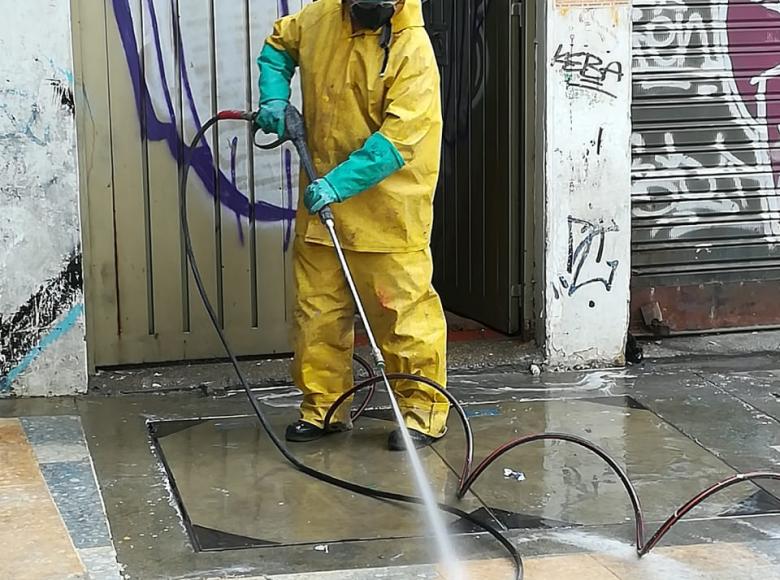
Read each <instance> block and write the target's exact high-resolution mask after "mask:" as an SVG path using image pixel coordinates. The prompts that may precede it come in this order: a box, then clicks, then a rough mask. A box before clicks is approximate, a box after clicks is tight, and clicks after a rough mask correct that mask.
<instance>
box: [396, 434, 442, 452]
mask: <svg viewBox="0 0 780 580" xmlns="http://www.w3.org/2000/svg"><path fill="white" fill-rule="evenodd" d="M408 431H409V437H411V438H412V442H413V443H414V446H415V448H416V449H420V448H421V447H428V446H429V445H431V444H432V443H435V442H436V441H438V438H436V437H431V436H430V435H426V434H425V433H420V432H419V431H417V430H415V429H408ZM387 447H388V448H389V449H390V451H405V450H406V445H404V438H403V435H401V430H400V429H396V430H395V431H393V432H392V433H390V437H388V438H387Z"/></svg>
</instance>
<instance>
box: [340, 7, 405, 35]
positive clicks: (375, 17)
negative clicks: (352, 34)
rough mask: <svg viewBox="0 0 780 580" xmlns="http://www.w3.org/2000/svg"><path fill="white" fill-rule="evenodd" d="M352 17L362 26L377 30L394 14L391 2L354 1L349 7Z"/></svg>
mask: <svg viewBox="0 0 780 580" xmlns="http://www.w3.org/2000/svg"><path fill="white" fill-rule="evenodd" d="M350 11H351V13H352V17H353V18H354V19H355V21H356V22H357V23H358V24H359V25H360V26H361V27H363V28H368V29H369V30H379V29H380V28H382V27H383V26H384V25H385V24H387V23H388V22H390V20H391V19H392V18H393V15H394V14H395V3H393V2H384V3H381V4H380V3H378V2H356V3H355V4H353V5H352V7H351V8H350Z"/></svg>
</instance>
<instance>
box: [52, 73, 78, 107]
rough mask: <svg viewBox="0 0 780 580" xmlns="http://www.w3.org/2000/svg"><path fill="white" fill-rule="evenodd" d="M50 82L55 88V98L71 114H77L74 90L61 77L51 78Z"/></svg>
mask: <svg viewBox="0 0 780 580" xmlns="http://www.w3.org/2000/svg"><path fill="white" fill-rule="evenodd" d="M49 84H50V85H51V87H52V89H53V90H54V98H55V100H56V102H58V103H59V104H60V105H62V107H63V108H64V109H66V110H67V111H68V112H69V113H70V114H71V116H75V115H76V101H75V99H74V96H73V90H72V89H71V88H70V87H69V86H68V85H67V84H65V83H63V82H62V81H61V80H59V79H49Z"/></svg>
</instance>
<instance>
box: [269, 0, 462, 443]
mask: <svg viewBox="0 0 780 580" xmlns="http://www.w3.org/2000/svg"><path fill="white" fill-rule="evenodd" d="M258 65H259V67H260V82H259V84H260V111H259V113H258V116H257V120H256V123H257V124H258V125H259V126H260V128H261V129H263V130H264V131H265V132H266V133H276V134H277V135H283V134H284V111H285V109H286V107H287V106H288V104H289V99H290V82H291V79H292V77H293V75H294V72H295V69H296V67H297V68H298V69H300V78H301V85H302V89H303V114H304V118H305V122H306V128H307V132H308V143H309V147H310V149H311V152H312V157H313V159H314V164H315V166H316V169H317V172H318V173H319V174H320V175H323V176H324V177H322V178H321V179H318V180H316V181H315V182H314V183H311V184H307V183H306V182H305V176H303V177H302V182H303V183H302V188H303V195H302V196H301V197H302V199H301V203H300V204H299V208H298V214H297V218H296V225H295V233H296V238H295V244H294V259H293V260H294V274H295V283H296V291H297V300H296V308H295V316H294V319H295V338H294V340H295V362H294V364H293V376H294V379H295V383H296V385H297V386H298V388H300V389H301V391H303V404H302V405H301V418H300V420H299V421H298V422H296V423H294V424H292V425H290V426H289V427H288V428H287V433H286V437H287V440H288V441H311V440H313V439H316V438H318V437H320V436H322V435H324V430H323V419H324V417H325V413H326V412H327V410H328V409H329V408H330V406H331V405H332V403H333V402H334V401H335V400H336V399H337V398H338V397H339V395H341V394H342V393H343V392H344V391H346V390H347V389H349V388H350V387H351V386H352V362H351V357H352V350H353V343H354V315H355V306H354V303H353V301H352V299H351V296H350V294H349V292H348V288H347V287H346V283H345V281H344V278H343V275H342V272H341V270H340V268H339V263H338V261H337V258H336V255H335V252H334V250H333V248H332V247H328V246H329V245H330V238H329V236H328V233H327V230H326V229H325V228H324V227H323V225H322V224H321V223H320V220H319V218H318V216H317V212H318V211H319V210H321V209H322V208H323V207H325V206H327V205H330V206H331V207H332V210H333V213H334V215H335V218H336V224H337V228H338V231H339V235H340V238H341V241H342V243H343V246H344V249H345V250H346V252H345V253H346V257H347V261H348V263H349V265H350V268H351V269H352V273H353V275H354V277H355V282H356V285H357V288H358V291H359V292H360V295H361V297H362V298H363V300H364V301H365V307H366V311H367V314H368V317H369V320H370V322H371V324H372V326H373V328H374V330H375V332H376V335H377V339H378V342H379V345H380V348H381V349H382V351H383V353H384V355H385V358H386V361H387V367H388V370H389V371H390V372H403V373H411V374H414V375H420V376H425V377H428V378H430V379H433V380H435V381H437V382H439V383H440V384H444V383H445V381H446V360H445V357H446V324H445V320H444V313H443V310H442V306H441V301H440V300H439V296H438V295H437V294H436V291H435V290H434V289H433V286H432V284H431V280H432V274H433V265H432V260H431V253H430V248H429V245H430V237H431V227H432V221H433V195H434V190H435V188H436V183H437V180H438V173H439V157H440V148H441V132H442V119H441V98H440V92H439V72H438V67H437V64H436V59H435V56H434V54H433V48H432V46H431V43H430V40H429V38H428V35H427V33H426V31H425V28H424V23H423V16H422V7H421V2H420V0H318V1H316V2H314V3H312V4H309V5H307V6H306V7H305V8H303V10H301V11H300V12H298V13H297V14H294V15H292V16H287V17H285V18H282V19H280V20H279V21H277V22H276V24H275V25H274V31H273V34H271V36H269V37H268V39H267V41H266V43H265V46H264V47H263V50H262V52H261V54H260V57H259V58H258ZM393 390H394V392H395V393H396V395H397V396H398V401H399V404H400V406H401V409H402V411H403V413H404V418H405V422H406V425H407V427H409V428H410V433H411V435H412V438H413V440H414V442H415V445H417V446H424V445H429V444H430V443H432V442H433V441H435V440H436V439H438V438H440V437H441V436H443V435H444V432H445V430H446V421H447V414H448V411H449V404H448V402H447V400H446V398H445V397H444V396H442V395H441V394H440V393H438V392H436V391H435V390H433V389H430V388H428V387H424V386H422V385H419V384H418V383H414V382H403V381H398V382H396V383H395V384H394V385H393ZM339 415H340V416H337V417H336V419H335V420H336V421H337V422H338V423H341V424H342V425H347V426H348V425H349V417H348V410H347V409H346V405H345V406H344V408H343V409H342V410H341V411H340V414H339ZM388 444H389V446H390V448H391V449H395V450H397V449H403V441H402V439H401V436H400V432H399V431H398V430H396V431H394V432H393V433H391V435H390V439H389V442H388Z"/></svg>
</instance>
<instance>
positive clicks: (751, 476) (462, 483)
mask: <svg viewBox="0 0 780 580" xmlns="http://www.w3.org/2000/svg"><path fill="white" fill-rule="evenodd" d="M254 116H255V115H254V113H251V112H243V111H223V112H221V113H219V114H217V115H216V116H214V117H212V118H211V119H209V120H208V121H207V122H206V123H205V124H204V125H203V127H201V128H200V130H199V131H198V132H197V134H196V135H195V136H194V137H193V139H192V143H191V145H190V148H189V149H188V151H187V159H186V160H185V163H184V164H183V166H182V168H181V175H180V192H181V197H180V203H179V206H180V218H181V229H182V234H183V237H184V247H185V252H186V255H187V260H188V264H189V268H190V270H191V271H192V276H193V279H194V280H195V285H196V287H197V289H198V293H199V294H200V297H201V299H202V301H203V305H204V307H205V309H206V312H207V313H208V317H209V319H210V320H211V322H212V324H213V325H214V330H215V331H216V332H217V335H218V336H219V340H220V342H221V344H222V347H223V348H224V350H225V353H226V354H227V356H228V358H229V359H230V362H231V364H232V365H233V369H234V370H235V373H236V376H237V377H238V380H239V382H240V384H241V387H242V388H243V389H244V391H245V393H246V395H247V398H248V399H249V402H250V403H251V405H252V408H253V410H254V412H255V414H256V415H257V418H258V420H259V421H260V424H261V426H262V428H263V430H264V431H265V432H266V434H267V435H268V437H269V438H270V440H271V442H272V443H273V445H274V447H276V449H277V450H278V451H279V453H281V454H282V456H283V457H284V458H285V459H286V460H287V461H289V462H290V464H291V465H292V466H293V467H295V468H296V469H298V470H299V471H301V472H302V473H305V474H306V475H309V476H311V477H313V478H314V479H317V480H319V481H322V482H324V483H327V484H330V485H333V486H336V487H339V488H341V489H344V490H347V491H350V492H353V493H357V494H360V495H364V496H367V497H372V498H376V499H382V500H390V501H397V502H403V503H411V504H420V503H421V500H420V499H419V498H417V497H414V496H409V495H404V494H400V493H395V492H390V491H384V490H381V489H375V488H370V487H366V486H363V485H360V484H358V483H354V482H351V481H347V480H344V479H340V478H338V477H335V476H333V475H330V474H328V473H324V472H321V471H318V470H316V469H314V468H312V467H309V466H308V465H306V464H305V463H303V462H301V461H300V460H299V459H298V458H297V457H295V455H293V454H292V452H290V450H289V449H288V448H287V446H286V445H285V444H284V442H283V441H282V440H281V439H280V438H279V436H278V435H277V434H276V433H275V432H274V431H273V429H272V428H271V424H270V422H269V421H268V418H267V417H266V416H265V413H264V412H263V409H262V408H261V406H260V404H259V403H258V401H257V399H256V398H255V396H254V394H253V393H252V389H251V387H250V386H249V384H248V383H247V380H246V378H245V377H244V374H243V372H242V371H241V367H240V366H239V364H238V360H237V358H236V356H235V354H234V352H233V350H232V349H231V347H230V344H229V343H228V341H227V337H226V336H225V333H224V331H223V330H222V327H221V325H220V324H219V319H218V317H217V314H216V312H215V310H214V307H213V305H212V304H211V301H210V299H209V296H208V293H207V291H206V288H205V285H204V283H203V279H202V277H201V274H200V271H199V269H198V264H197V260H196V257H195V254H194V251H193V248H192V239H191V236H190V229H189V222H188V215H187V178H188V176H189V169H190V163H189V155H191V153H192V152H193V151H194V149H195V148H196V147H197V144H198V143H199V142H200V141H201V139H202V138H203V137H204V135H205V134H206V132H207V131H208V130H209V129H210V128H211V127H213V126H214V125H216V124H217V123H218V122H219V121H223V120H243V121H247V122H254ZM280 142H281V141H278V142H276V143H273V144H271V145H270V146H264V145H260V144H257V143H256V145H257V146H258V147H261V148H263V149H267V148H272V147H275V146H277V145H279V144H280ZM294 143H295V145H296V147H298V148H299V150H300V148H301V147H305V140H304V139H298V140H294ZM299 153H300V151H299ZM356 360H357V362H358V364H359V365H360V366H362V367H363V368H364V369H365V370H367V371H369V374H370V376H369V377H368V378H367V379H366V380H364V381H361V382H360V383H359V384H357V385H355V386H354V387H353V388H352V389H350V390H349V391H347V392H345V393H344V394H343V395H342V396H341V397H340V398H339V399H338V400H337V401H336V402H335V403H334V404H333V406H332V407H331V408H330V409H329V411H328V413H327V416H326V417H325V428H326V429H327V428H328V427H329V425H330V421H331V418H332V417H333V414H334V412H335V411H336V410H337V409H338V407H339V406H341V405H342V404H343V403H344V402H345V401H347V400H348V399H349V398H350V397H351V396H353V395H354V394H356V393H358V392H359V391H362V390H364V389H369V392H368V395H367V396H366V399H365V400H364V401H363V403H361V404H360V406H359V408H358V409H357V410H356V411H354V412H353V413H352V418H353V420H357V419H358V418H359V417H360V415H361V414H362V413H363V411H365V409H367V408H368V405H369V404H370V401H371V397H372V396H373V394H374V392H375V388H376V385H377V384H378V383H380V382H383V380H384V379H383V377H381V376H374V375H373V374H372V373H371V371H370V369H371V367H370V365H368V363H366V362H365V361H363V360H362V359H360V358H359V357H356ZM387 378H388V379H389V380H390V381H394V380H404V381H413V382H417V383H420V384H423V385H426V386H428V387H431V388H434V389H436V390H437V391H439V392H440V393H441V394H442V395H444V396H445V397H446V398H447V399H448V400H449V402H450V404H451V405H452V408H453V409H455V411H456V413H457V414H458V417H459V419H460V422H461V425H462V426H463V430H464V434H465V455H464V461H463V467H462V469H461V473H460V476H459V486H458V491H457V498H458V499H461V498H463V496H464V495H465V494H466V493H467V492H468V491H469V489H471V487H472V486H473V485H474V483H475V482H476V481H477V480H478V479H479V477H480V476H481V475H482V474H483V473H484V472H485V470H487V468H488V467H490V465H492V464H493V463H494V462H495V461H496V460H497V459H498V458H499V457H501V456H503V455H504V454H505V453H508V452H509V451H511V450H512V449H515V448H517V447H520V446H522V445H527V444H530V443H533V442H536V441H544V440H554V441H566V442H568V443H571V444H573V445H577V446H579V447H582V448H584V449H587V450H588V451H590V452H591V453H593V454H594V455H596V456H597V457H599V458H600V459H601V460H602V461H604V462H605V463H606V464H607V465H609V467H610V468H611V469H612V470H613V471H614V472H615V474H616V475H617V477H618V479H619V480H620V482H621V484H622V485H623V487H624V488H625V490H626V492H627V494H628V498H629V501H630V503H631V506H632V509H633V512H634V525H635V542H636V551H637V555H638V556H639V557H640V558H641V557H642V556H644V555H645V554H647V553H649V552H650V551H651V550H652V549H653V548H654V547H655V546H656V545H658V543H659V542H660V541H661V539H662V538H663V537H664V536H665V535H666V534H667V533H668V532H669V530H670V529H671V528H672V527H673V526H674V525H675V524H676V523H677V522H679V521H680V520H681V519H682V518H683V517H684V516H685V514H687V513H688V512H689V511H691V510H692V509H693V508H695V507H696V506H698V505H699V504H700V503H702V502H703V501H705V500H706V499H707V498H709V497H711V496H713V495H714V494H716V493H718V492H720V491H722V490H724V489H726V488H728V487H731V486H732V485H736V484H738V483H741V482H744V481H756V480H762V479H770V480H777V481H780V473H775V472H769V471H758V472H751V473H744V474H736V475H733V476H731V477H728V478H726V479H724V480H722V481H719V482H717V483H715V484H713V485H711V486H710V487H708V488H707V489H705V490H703V491H702V492H700V493H699V494H697V495H695V496H694V497H693V498H691V499H690V500H689V501H687V502H685V503H684V504H683V505H682V506H680V507H679V508H678V509H677V510H675V512H674V513H673V514H672V515H671V516H670V517H669V518H668V519H667V520H666V521H665V522H664V523H663V524H662V525H661V526H660V527H659V528H658V529H657V530H656V531H655V533H653V535H652V536H651V537H650V540H649V541H646V540H645V537H646V536H645V519H644V515H643V511H642V506H641V502H640V500H639V495H638V494H637V491H636V488H635V487H634V485H633V483H632V482H631V480H630V479H629V477H628V475H627V474H626V472H625V471H624V470H623V468H622V467H620V465H619V464H618V463H617V461H615V459H613V458H612V457H611V456H610V455H609V454H608V453H607V452H606V451H604V450H603V449H601V448H600V447H598V446H597V445H595V444H594V443H592V442H590V441H588V440H587V439H583V438H582V437H579V436H576V435H570V434H566V433H537V434H531V435H526V436H524V437H520V438H517V439H513V440H512V441H509V442H507V443H505V444H504V445H501V446H500V447H498V448H497V449H495V450H494V451H492V452H491V453H490V454H488V456H487V457H486V458H485V459H484V460H482V462H481V463H479V464H478V465H477V466H476V467H474V466H473V461H474V436H473V433H472V430H471V426H470V424H469V420H468V416H467V415H466V412H465V410H464V409H463V406H462V405H461V404H460V402H459V401H458V400H457V399H456V398H455V397H454V396H453V395H452V394H451V393H450V392H448V391H447V390H446V389H444V388H443V387H442V386H441V385H439V384H437V383H436V382H435V381H432V380H430V379H427V378H425V377H419V376H414V375H407V374H400V373H395V374H389V375H387ZM438 507H439V508H440V509H441V510H443V511H445V512H447V513H450V514H453V515H455V516H457V517H459V518H462V519H464V520H466V521H468V522H470V523H472V524H473V525H475V526H476V527H478V528H480V529H483V530H485V531H486V532H487V533H489V534H490V535H491V536H493V537H494V538H495V539H496V540H497V541H498V542H499V543H500V544H501V545H502V546H503V547H504V548H505V549H506V550H507V552H508V553H509V554H510V556H511V558H512V560H513V562H514V565H515V580H522V578H523V560H522V558H521V556H520V553H519V552H518V550H517V548H515V546H514V545H513V544H512V542H511V541H510V540H509V539H507V538H506V537H505V536H504V535H503V534H502V532H501V531H500V530H498V529H496V528H495V527H493V526H492V525H490V524H488V523H485V522H483V521H480V520H478V519H477V518H476V517H474V516H472V515H471V514H469V513H467V512H465V511H463V510H461V509H458V508H456V507H454V506H450V505H448V504H444V503H440V504H438Z"/></svg>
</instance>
